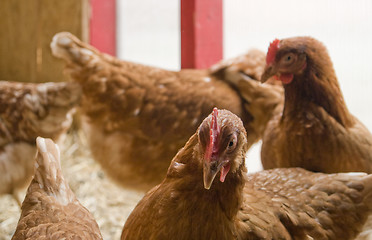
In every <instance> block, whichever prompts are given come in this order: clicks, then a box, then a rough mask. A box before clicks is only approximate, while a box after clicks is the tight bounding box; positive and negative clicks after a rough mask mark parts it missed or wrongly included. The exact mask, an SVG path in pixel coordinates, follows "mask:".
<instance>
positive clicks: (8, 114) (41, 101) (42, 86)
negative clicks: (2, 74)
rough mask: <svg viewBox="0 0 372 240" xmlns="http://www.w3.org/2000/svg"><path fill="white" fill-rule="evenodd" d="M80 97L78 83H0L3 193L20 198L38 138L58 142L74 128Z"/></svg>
mask: <svg viewBox="0 0 372 240" xmlns="http://www.w3.org/2000/svg"><path fill="white" fill-rule="evenodd" d="M80 95H81V89H80V86H79V85H78V84H76V83H39V84H35V83H17V82H8V81H0V172H1V174H0V194H6V193H11V194H14V196H15V197H16V199H17V196H16V192H17V190H19V189H20V188H23V187H26V186H27V185H28V184H29V182H30V180H31V177H32V175H33V169H34V159H32V158H30V156H34V155H35V153H36V146H35V140H36V137H37V136H43V137H48V138H52V139H53V140H55V141H56V140H58V139H59V138H60V136H61V135H62V134H63V133H65V132H66V131H67V129H68V128H69V127H70V125H71V122H72V114H73V113H74V111H75V107H76V106H77V105H78V103H79V101H80ZM17 200H18V199H17ZM18 201H19V200H18Z"/></svg>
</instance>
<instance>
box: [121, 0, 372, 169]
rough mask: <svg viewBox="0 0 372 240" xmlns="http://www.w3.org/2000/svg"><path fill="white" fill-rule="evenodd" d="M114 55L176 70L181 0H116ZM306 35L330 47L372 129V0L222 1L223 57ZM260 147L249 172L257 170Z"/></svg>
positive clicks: (352, 103) (351, 100)
mask: <svg viewBox="0 0 372 240" xmlns="http://www.w3.org/2000/svg"><path fill="white" fill-rule="evenodd" d="M117 4H118V8H117V9H118V10H117V11H118V12H117V16H118V56H119V57H120V58H122V59H126V60H130V61H135V62H140V63H144V64H149V65H153V66H158V67H162V68H166V69H170V70H178V69H180V34H179V33H180V24H179V17H180V9H179V8H180V5H179V0H161V1H159V0H117ZM300 35H308V36H312V37H315V38H317V39H319V40H321V41H322V42H323V43H324V44H325V45H326V46H327V48H328V50H329V53H330V55H331V58H332V60H333V63H334V67H335V70H336V73H337V76H338V79H339V82H340V85H341V89H342V91H343V94H344V97H345V100H346V103H347V105H348V107H349V109H350V111H351V112H352V113H353V114H354V115H355V116H357V117H358V118H359V119H360V120H361V121H362V122H363V123H364V124H365V125H366V126H367V127H368V128H369V129H370V130H372V114H371V112H372V106H371V105H372V94H371V90H372V83H371V80H372V63H371V62H372V61H371V60H372V1H370V0H358V1H353V0H312V1H305V0H280V1H277V0H261V1H255V0H225V1H224V57H225V58H229V57H233V56H236V55H239V54H242V53H244V52H245V51H246V50H248V49H250V48H253V47H254V48H259V49H261V50H263V51H266V49H267V47H268V44H269V42H270V41H272V40H273V39H275V38H285V37H291V36H300ZM258 145H259V144H258ZM259 151H260V147H259V146H255V147H254V148H253V149H251V150H250V152H249V154H248V158H247V166H248V170H249V171H250V172H254V171H257V170H259V169H261V165H260V160H259Z"/></svg>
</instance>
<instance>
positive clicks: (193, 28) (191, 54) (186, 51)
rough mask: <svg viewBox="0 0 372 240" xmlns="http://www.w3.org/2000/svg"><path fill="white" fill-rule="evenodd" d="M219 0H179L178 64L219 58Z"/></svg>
mask: <svg viewBox="0 0 372 240" xmlns="http://www.w3.org/2000/svg"><path fill="white" fill-rule="evenodd" d="M222 38H223V29H222V0H181V68H208V67H210V66H211V65H212V64H214V63H216V62H217V61H219V60H221V59H222V58H223V39H222Z"/></svg>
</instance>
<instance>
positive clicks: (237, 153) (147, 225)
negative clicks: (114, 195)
mask: <svg viewBox="0 0 372 240" xmlns="http://www.w3.org/2000/svg"><path fill="white" fill-rule="evenodd" d="M213 114H215V115H214V116H209V117H208V118H207V119H206V120H204V122H203V123H202V125H201V126H200V128H199V130H198V131H197V133H195V134H194V135H193V136H192V137H191V138H190V139H189V141H188V142H187V143H186V145H185V146H184V148H182V149H181V150H180V151H179V152H178V153H177V155H176V156H175V157H174V159H173V160H172V163H171V165H170V167H169V169H168V173H167V176H166V178H165V179H164V181H163V182H162V183H161V184H160V185H158V186H156V187H154V188H153V189H152V190H151V191H149V192H148V193H147V194H146V195H145V196H144V198H143V199H142V200H141V201H140V202H139V203H138V205H137V206H136V208H135V209H134V210H133V211H132V213H131V215H130V216H129V218H128V219H127V222H126V223H125V225H124V229H123V232H122V236H121V239H131V240H137V239H152V240H154V239H163V240H166V239H180V240H182V239H195V240H197V239H224V240H226V239H352V238H353V237H355V236H356V234H357V233H358V232H359V231H360V230H361V228H362V225H363V223H364V222H365V221H366V219H367V216H368V214H369V213H370V211H371V208H372V204H371V200H372V175H367V174H365V173H359V174H358V173H343V174H330V175H327V174H323V173H312V172H309V171H306V170H303V169H300V168H289V169H275V170H266V171H262V172H258V173H255V174H250V175H248V176H247V175H246V168H245V165H244V160H245V153H246V151H247V138H246V132H245V129H244V127H243V124H242V122H241V121H240V120H239V118H238V117H236V116H235V115H233V114H231V112H228V111H226V110H219V111H218V114H216V113H213ZM217 115H218V116H217ZM216 122H217V124H216ZM212 142H213V144H212ZM218 174H220V179H219V180H216V179H215V177H216V175H218ZM203 179H204V184H203Z"/></svg>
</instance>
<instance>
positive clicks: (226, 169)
mask: <svg viewBox="0 0 372 240" xmlns="http://www.w3.org/2000/svg"><path fill="white" fill-rule="evenodd" d="M230 167H231V165H230V163H228V164H226V165H224V166H222V168H221V175H220V182H224V181H225V178H226V175H227V173H228V172H229V171H230Z"/></svg>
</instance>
